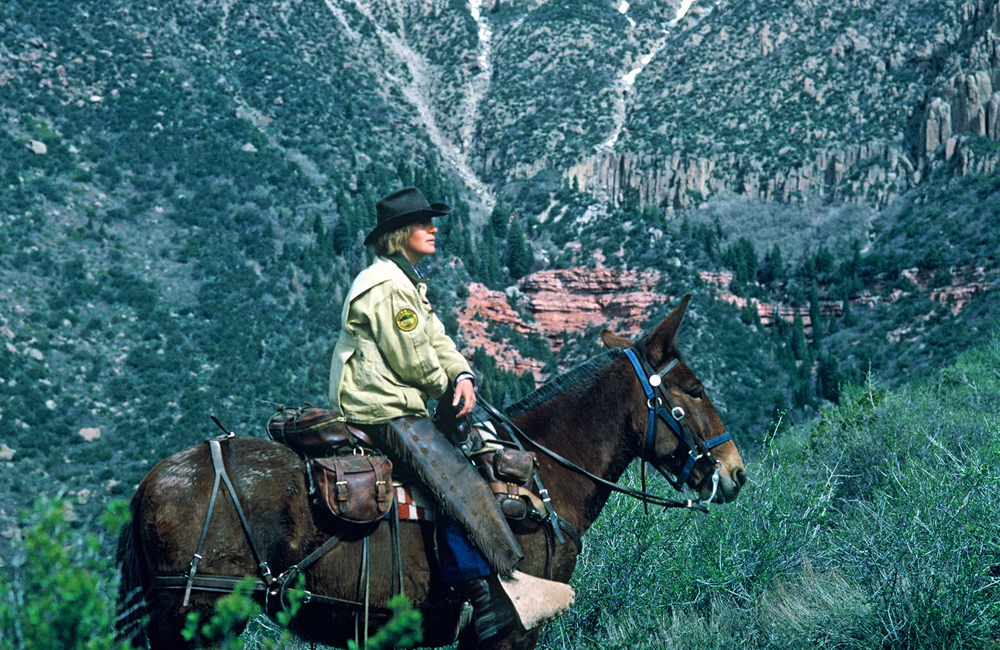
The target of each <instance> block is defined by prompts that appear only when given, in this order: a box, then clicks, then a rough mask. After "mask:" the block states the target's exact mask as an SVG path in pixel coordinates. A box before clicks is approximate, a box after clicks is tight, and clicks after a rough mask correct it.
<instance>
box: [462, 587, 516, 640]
mask: <svg viewBox="0 0 1000 650" xmlns="http://www.w3.org/2000/svg"><path fill="white" fill-rule="evenodd" d="M456 587H457V588H458V591H459V593H460V594H461V595H462V596H463V597H465V598H468V599H469V602H470V603H472V625H473V627H474V628H475V630H476V637H477V638H478V639H479V643H484V642H485V641H487V640H489V639H492V638H493V637H495V636H498V635H500V634H503V633H504V632H507V631H508V630H510V629H511V628H512V627H513V626H514V623H515V622H516V620H517V619H516V616H515V613H514V611H513V610H512V609H511V608H510V606H508V605H507V603H506V602H504V598H503V596H501V595H499V594H494V593H493V590H491V589H490V582H489V579H487V578H473V579H471V580H464V581H462V582H459V583H457V585H456Z"/></svg>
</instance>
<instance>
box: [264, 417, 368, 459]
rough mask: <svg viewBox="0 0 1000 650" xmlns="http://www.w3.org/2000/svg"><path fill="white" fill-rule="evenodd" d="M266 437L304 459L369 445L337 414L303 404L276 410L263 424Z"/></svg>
mask: <svg viewBox="0 0 1000 650" xmlns="http://www.w3.org/2000/svg"><path fill="white" fill-rule="evenodd" d="M267 435H268V437H270V438H271V440H274V441H275V442H281V443H284V444H286V445H288V446H289V447H291V448H292V451H294V452H295V453H297V454H299V455H300V456H305V457H306V458H326V457H329V456H337V455H340V454H344V453H350V452H351V451H353V450H354V449H356V448H358V447H360V446H361V443H365V444H366V445H368V446H371V441H370V440H368V436H366V435H365V434H364V433H363V432H361V431H359V430H357V429H355V428H354V427H349V426H347V424H345V423H344V422H343V420H342V418H341V416H340V413H338V412H336V411H334V410H332V409H327V408H321V407H319V406H313V405H312V404H306V405H305V406H302V407H292V408H285V407H284V406H282V407H280V408H279V409H278V412H277V413H275V414H274V415H272V416H271V419H269V420H268V421H267Z"/></svg>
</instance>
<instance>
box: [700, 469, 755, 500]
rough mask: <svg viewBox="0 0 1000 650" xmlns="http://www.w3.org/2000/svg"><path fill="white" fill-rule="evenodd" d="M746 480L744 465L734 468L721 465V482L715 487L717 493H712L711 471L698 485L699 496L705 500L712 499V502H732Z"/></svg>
mask: <svg viewBox="0 0 1000 650" xmlns="http://www.w3.org/2000/svg"><path fill="white" fill-rule="evenodd" d="M746 482H747V473H746V471H745V470H744V469H743V467H742V466H741V467H737V468H735V469H732V470H728V469H727V468H726V467H720V468H719V484H718V486H716V487H715V494H714V495H713V494H712V491H713V481H712V473H711V472H710V473H707V474H706V475H705V478H704V479H702V481H701V483H700V484H699V485H698V496H699V497H701V499H702V500H703V501H707V500H708V499H711V500H712V503H730V502H732V501H735V500H736V497H737V496H739V493H740V490H741V489H742V488H743V485H744V484H746Z"/></svg>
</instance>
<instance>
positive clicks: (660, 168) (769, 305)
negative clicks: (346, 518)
mask: <svg viewBox="0 0 1000 650" xmlns="http://www.w3.org/2000/svg"><path fill="white" fill-rule="evenodd" d="M998 12H1000V9H998V7H997V5H996V3H991V2H986V1H985V0H980V1H976V2H961V3H959V2H952V1H948V0H922V1H916V0H914V1H911V2H904V1H902V0H897V1H893V2H874V1H872V0H857V1H854V2H850V3H846V2H836V1H834V0H822V1H821V0H808V1H807V0H797V1H791V0H789V1H785V2H726V1H719V2H690V1H689V0H684V1H683V2H661V1H655V0H648V1H645V2H643V1H637V2H632V3H628V2H621V1H620V0H615V1H614V2H605V1H591V0H550V1H549V2H540V1H536V0H511V1H502V0H496V1H494V2H489V1H483V2H480V1H478V0H472V1H471V2H465V1H462V0H435V1H433V2H430V1H422V0H419V1H418V0H395V1H392V2H385V1H378V2H375V1H371V2H367V1H365V0H298V1H291V0H288V1H281V2H255V1H253V0H248V1H246V2H242V3H229V2H222V3H210V2H200V1H194V0H191V1H185V2H176V3H168V4H165V5H161V4H150V3H143V2H138V1H137V0H109V1H102V2H89V3H86V2H85V3H65V2H57V1H54V0H9V1H7V2H4V3H3V4H2V5H0V112H2V115H3V120H2V122H0V251H2V253H0V278H2V285H0V335H2V340H3V344H4V345H3V346H2V347H0V379H2V384H0V462H2V463H3V471H2V472H0V517H2V520H0V533H3V534H4V535H5V536H6V537H8V538H10V537H12V536H14V535H16V534H17V533H16V530H15V528H14V527H13V525H12V524H10V523H9V522H10V521H12V520H11V519H10V518H11V517H12V516H13V515H14V514H15V513H16V511H17V510H18V509H19V508H21V507H22V506H24V505H25V504H26V503H27V502H29V501H30V500H31V499H32V498H34V496H35V495H36V494H37V493H39V492H53V491H64V492H65V493H66V494H68V495H70V496H72V497H73V499H74V501H75V503H76V507H77V508H78V510H79V511H80V515H79V516H81V517H84V518H86V517H91V516H93V515H94V513H95V512H97V511H98V510H99V508H100V506H101V505H102V504H103V503H104V502H105V501H107V500H108V499H111V498H114V497H116V496H122V495H126V494H128V493H130V492H131V490H132V487H133V486H134V485H135V483H136V482H137V481H138V480H139V479H141V477H142V476H143V475H144V473H145V472H146V471H147V470H148V469H149V467H151V464H153V463H155V462H156V461H157V460H158V459H160V458H162V457H164V456H166V455H168V454H170V453H172V452H174V451H176V450H178V449H180V448H182V447H184V446H186V445H189V444H193V443H195V442H198V441H200V440H202V439H204V438H205V437H208V436H212V435H215V430H214V425H212V424H211V421H210V420H209V419H208V416H209V415H210V414H215V415H217V416H218V417H219V418H220V420H221V421H222V422H223V424H224V425H226V426H227V427H229V428H231V429H234V430H235V431H237V432H238V433H239V434H241V435H262V427H263V423H264V421H265V420H266V418H267V416H268V415H269V413H270V412H271V411H273V409H274V404H275V403H288V404H291V403H294V404H297V403H301V402H304V401H313V402H318V403H325V402H326V390H327V387H326V381H327V372H328V364H329V356H330V352H331V350H332V348H333V345H334V342H335V341H336V337H337V333H338V332H337V330H338V327H339V313H340V308H341V303H342V300H343V296H344V292H345V291H346V289H347V287H348V286H349V283H350V279H351V278H352V277H353V275H354V274H355V273H356V272H357V271H358V270H359V269H360V268H362V267H363V266H364V264H365V263H366V258H365V255H366V253H365V252H364V249H363V247H362V246H361V245H360V239H361V236H362V235H363V233H364V232H366V231H367V229H368V228H370V226H371V224H372V223H373V219H374V203H375V201H376V199H377V198H378V196H380V195H382V194H384V193H386V192H388V191H391V190H392V189H395V188H396V187H398V186H399V185H401V184H416V185H417V186H419V187H420V188H421V189H422V190H423V191H424V193H425V194H426V195H427V196H428V197H429V198H430V199H431V200H432V201H444V202H447V203H450V204H451V205H453V206H455V208H456V209H455V212H454V214H453V215H452V216H451V217H449V218H447V219H445V220H442V233H441V235H440V237H439V244H440V248H441V251H442V254H441V255H439V256H437V259H435V260H433V262H434V263H433V264H432V265H430V266H429V267H428V270H429V271H430V272H431V273H432V275H433V276H434V280H433V282H432V287H433V289H432V290H433V295H432V298H433V300H434V302H435V304H436V305H437V306H438V309H439V311H440V312H441V313H442V314H443V317H444V319H445V321H446V324H447V325H448V327H449V328H450V330H451V331H453V332H456V333H457V335H458V337H459V338H460V339H461V342H462V344H463V345H464V346H466V347H465V350H466V352H467V353H468V354H469V356H470V357H471V358H472V359H473V361H474V363H475V365H476V370H477V373H478V374H479V375H480V377H481V378H482V382H481V385H482V388H483V389H484V392H485V393H486V394H487V396H489V397H491V398H492V399H493V400H494V401H495V402H497V403H500V404H502V403H504V402H505V401H506V400H509V399H511V398H515V397H517V396H520V395H522V394H523V393H525V392H526V391H527V390H529V389H530V388H531V387H533V386H534V385H535V383H536V382H537V381H540V380H543V379H544V378H546V377H548V376H551V375H552V374H553V373H556V372H559V371H560V370H561V369H565V368H567V367H569V366H571V365H573V364H574V363H576V362H577V361H579V360H580V359H582V358H585V357H586V356H588V355H589V354H592V353H593V352H595V351H596V350H597V345H598V344H597V338H596V333H597V330H598V329H599V328H600V327H601V326H602V324H604V323H606V322H610V323H613V324H614V325H615V327H618V328H623V331H624V333H629V334H631V335H636V334H638V333H639V332H640V331H641V330H642V328H643V327H644V326H646V327H648V325H649V324H650V323H653V322H655V321H656V319H658V318H662V316H663V315H664V314H665V313H666V312H667V310H668V309H669V308H670V307H671V306H672V303H673V302H674V301H676V299H677V298H679V297H680V296H681V295H683V294H684V293H686V292H688V291H691V292H693V293H694V294H695V299H694V301H693V303H692V308H691V312H690V316H689V319H688V321H687V322H686V324H685V328H684V330H683V332H682V340H681V343H682V345H683V346H684V347H685V349H686V351H687V352H688V353H689V356H690V358H691V363H692V365H693V366H694V369H695V370H696V372H698V373H699V375H700V376H702V377H703V378H704V379H705V381H706V384H707V385H708V387H709V389H710V390H711V391H712V393H713V395H715V396H716V402H717V404H718V405H719V407H720V411H721V412H722V415H723V417H724V419H725V421H726V422H727V424H728V425H729V426H730V428H731V429H732V430H733V431H734V432H735V433H736V435H737V438H738V439H739V440H740V441H741V443H743V444H745V445H746V446H747V447H749V448H752V447H753V446H754V445H755V444H757V443H759V442H760V441H761V440H763V439H764V437H765V435H767V432H768V428H769V423H770V422H772V421H777V420H778V419H779V414H785V416H784V419H783V421H786V422H787V421H789V420H800V419H803V418H808V417H811V416H812V415H814V414H815V413H816V412H817V409H819V408H820V407H821V406H822V404H824V403H825V402H828V401H836V400H837V399H838V397H839V393H840V391H841V389H842V387H843V385H844V384H845V382H863V381H866V376H867V375H869V374H870V375H871V377H872V381H875V382H884V383H897V382H901V381H905V380H906V379H908V378H909V377H910V376H913V375H914V374H920V373H925V372H927V371H928V370H932V369H934V368H937V367H939V366H940V365H941V364H942V363H945V362H947V361H948V360H951V359H953V358H954V357H955V355H956V354H957V353H958V352H959V351H960V350H962V349H964V348H965V347H967V346H968V345H969V344H970V343H971V342H974V341H976V340H977V339H982V338H984V337H987V336H989V335H990V333H991V332H992V331H993V330H992V328H993V327H994V325H993V323H994V322H995V320H996V315H997V314H996V309H997V308H996V306H995V305H994V302H995V301H994V300H992V297H993V293H992V291H993V288H994V286H995V283H996V277H997V256H998V252H1000V251H998V247H1000V228H998V227H997V226H998V217H997V214H1000V180H998V175H997V174H996V173H995V168H994V166H995V164H996V160H997V158H998V155H1000V152H998V144H997V142H998V128H997V126H996V125H997V119H998V106H1000V94H998V92H1000V64H998V61H1000V49H998V39H997V36H996V34H997V32H998V29H1000V23H998V20H1000V19H998V15H1000V14H998ZM602 269H603V270H602ZM607 269H611V270H612V271H614V273H612V274H606V273H605V271H606V270H607ZM556 271H560V272H561V271H565V272H573V273H575V274H576V276H577V277H579V278H582V279H583V280H582V284H583V285H586V284H587V282H586V278H587V277H588V274H589V273H591V272H593V273H594V274H595V276H596V275H600V277H601V278H605V277H611V278H612V280H609V281H607V282H605V281H604V280H602V281H601V282H597V283H591V284H590V285H589V286H590V288H589V289H587V288H584V289H574V288H571V289H567V291H579V292H581V293H578V294H574V295H576V296H577V297H580V296H582V297H583V298H581V300H580V301H578V302H586V300H590V298H588V297H587V296H589V295H591V294H588V293H587V292H588V291H590V292H591V293H593V292H594V291H599V292H600V291H603V292H604V294H601V295H599V296H597V298H595V299H594V301H593V302H594V303H595V304H599V305H604V306H603V307H601V309H599V310H596V311H595V312H594V314H595V316H594V317H593V318H587V319H576V320H574V319H572V318H569V319H567V320H566V321H565V326H564V331H562V332H558V331H555V330H553V329H551V328H550V329H545V327H543V325H544V322H549V321H544V318H543V316H544V314H543V312H544V310H545V306H544V302H545V301H544V300H542V299H541V298H540V297H539V295H540V294H539V293H538V291H537V288H538V287H542V286H549V285H546V284H545V282H546V281H547V280H545V279H546V278H551V277H553V276H552V275H549V276H545V275H539V273H549V274H551V273H554V272H556ZM638 272H641V273H642V274H643V275H642V277H643V278H645V280H643V282H644V284H643V285H642V286H643V291H645V294H644V295H643V296H639V295H638V294H636V296H635V297H634V300H635V301H639V302H638V303H636V302H631V303H629V304H628V305H624V306H622V303H621V299H620V298H619V299H618V302H616V301H615V300H613V299H605V298H604V297H602V296H604V295H605V294H606V295H610V296H619V297H620V296H631V294H629V290H631V289H633V288H634V287H629V286H625V284H626V283H628V282H629V280H628V278H632V277H636V276H634V275H630V274H632V273H638ZM614 277H618V279H619V280H620V282H619V284H618V285H616V284H615V282H614V281H613V280H614ZM473 282H475V283H477V284H476V286H474V287H473V286H472V283H473ZM562 286H564V287H571V286H576V285H572V283H569V284H563V285H562ZM581 286H582V285H581ZM595 287H596V288H595ZM484 291H494V292H496V293H495V294H489V293H483V292H484ZM470 293H475V295H477V296H478V295H491V296H493V297H494V298H493V299H494V300H495V301H499V302H500V304H498V305H497V306H498V307H503V308H505V309H510V310H511V311H512V312H513V313H514V314H515V316H512V317H511V318H512V320H510V321H508V322H500V321H496V322H494V321H490V320H489V317H488V316H484V315H483V314H484V313H490V312H489V310H485V311H479V312H475V314H478V315H474V314H473V313H472V312H471V311H470V310H469V309H468V308H467V307H468V302H469V296H470ZM595 295H596V294H595ZM545 299H546V300H548V301H549V304H552V303H553V301H555V302H556V303H559V302H561V303H563V304H573V303H574V301H573V300H570V299H568V298H567V299H566V300H562V301H560V299H559V297H558V294H548V295H547V297H546V298H545ZM627 300H630V301H631V300H633V298H632V297H628V298H627ZM635 304H641V305H643V306H644V307H643V308H642V309H640V311H641V312H642V315H641V316H636V315H634V314H632V313H631V312H630V311H629V309H631V307H633V306H634V305H635ZM615 305H619V307H621V309H623V310H624V311H620V312H617V311H615V309H617V307H615ZM494 311H495V310H494ZM624 313H628V314H629V317H628V318H627V319H624V318H623V317H622V314H624ZM769 314H770V316H769ZM774 314H778V315H779V317H778V318H774V317H773V315H774ZM475 319H479V321H480V322H476V320H475ZM543 321H544V322H543ZM626 321H627V322H626ZM546 327H547V326H546ZM480 335H481V336H480ZM476 337H478V338H476ZM472 341H476V344H475V345H473V344H472ZM512 351H514V352H517V353H518V354H519V355H520V358H530V359H532V360H533V361H534V363H533V365H532V366H531V367H532V368H533V370H534V374H524V373H523V372H522V371H523V367H518V366H516V365H511V364H507V363H506V362H505V361H504V359H505V358H506V356H505V355H507V353H509V352H512Z"/></svg>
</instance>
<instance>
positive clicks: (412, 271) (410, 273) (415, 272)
mask: <svg viewBox="0 0 1000 650" xmlns="http://www.w3.org/2000/svg"><path fill="white" fill-rule="evenodd" d="M388 259H390V260H392V261H393V262H395V263H396V266H398V267H399V268H400V270H401V271H402V272H403V273H405V274H406V277H408V278H410V280H411V281H412V282H413V284H417V283H418V282H427V278H425V277H424V274H423V273H421V272H420V269H418V268H417V267H415V266H413V264H411V263H410V260H408V259H406V255H403V254H402V253H395V254H394V255H389V257H388Z"/></svg>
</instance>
